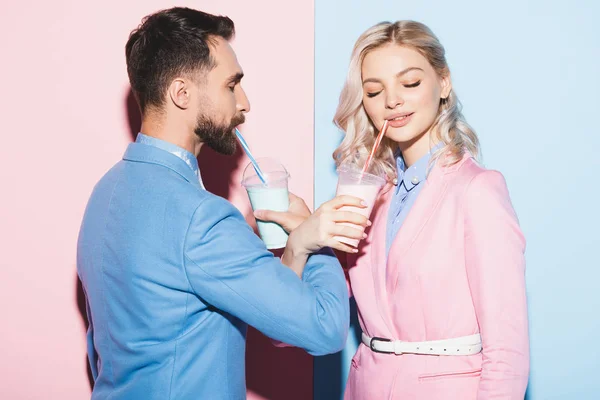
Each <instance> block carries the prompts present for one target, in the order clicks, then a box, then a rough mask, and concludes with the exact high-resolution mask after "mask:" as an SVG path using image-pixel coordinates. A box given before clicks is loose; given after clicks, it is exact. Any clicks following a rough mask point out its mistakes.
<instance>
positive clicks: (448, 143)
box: [333, 21, 480, 179]
mask: <svg viewBox="0 0 600 400" xmlns="http://www.w3.org/2000/svg"><path fill="white" fill-rule="evenodd" d="M389 44H395V45H398V46H404V47H409V48H412V49H414V50H416V51H418V52H419V53H420V54H421V55H422V56H423V57H425V58H426V59H427V61H428V62H429V64H430V65H431V66H432V67H433V69H434V70H435V72H436V73H437V75H438V76H439V77H447V76H449V74H450V69H449V68H448V63H447V62H446V56H445V50H444V47H443V46H442V45H441V44H440V42H439V40H438V38H437V37H436V36H435V35H434V34H433V32H432V31H431V30H430V29H429V28H428V27H427V26H425V25H424V24H421V23H419V22H415V21H397V22H395V23H391V22H381V23H379V24H377V25H375V26H373V27H371V28H370V29H368V30H367V31H366V32H364V33H363V34H362V35H361V36H360V37H359V38H358V40H357V41H356V44H355V45H354V50H353V51H352V58H351V60H350V67H349V70H348V76H347V78H346V83H345V84H344V88H343V89H342V93H341V94H340V101H339V104H338V107H337V110H336V113H335V117H334V120H333V121H334V123H335V124H336V126H337V127H338V128H340V129H341V130H343V131H344V132H345V133H346V136H345V138H344V140H343V141H342V143H341V144H340V146H339V147H338V148H337V149H336V150H335V152H334V153H333V158H334V160H335V162H336V165H338V166H339V165H340V164H342V163H344V162H357V163H360V165H363V164H364V162H365V160H366V158H367V156H368V155H369V153H370V151H371V149H372V148H373V144H374V142H375V137H376V135H377V133H378V132H376V130H375V127H374V125H373V123H372V122H371V121H370V119H369V117H368V116H367V113H366V112H365V109H364V106H363V104H362V99H363V88H362V76H361V75H362V74H361V69H362V63H363V60H364V59H365V56H366V55H367V54H368V53H369V52H370V51H372V50H374V49H376V48H379V47H382V46H385V45H389ZM431 132H432V134H433V135H435V136H433V135H432V140H433V138H434V137H435V138H436V139H437V141H441V142H442V143H443V146H442V147H441V148H440V149H439V150H438V151H436V152H435V154H433V156H432V161H431V164H430V165H434V163H435V162H436V160H437V159H438V158H439V157H440V156H441V155H442V154H448V156H447V158H445V163H446V165H452V164H454V163H456V162H458V161H459V160H460V159H461V158H462V157H463V155H464V154H465V151H467V152H469V153H470V154H471V155H473V156H474V157H475V158H478V157H479V152H480V150H479V140H478V139H477V134H476V133H475V131H474V130H473V129H472V128H471V127H470V126H469V125H468V124H467V122H466V121H465V119H464V117H463V115H462V113H461V105H460V103H459V101H458V98H457V97H456V94H455V93H454V91H451V92H450V95H449V96H448V97H447V98H446V99H440V106H439V111H438V116H437V117H436V119H435V121H434V123H433V125H432V130H431ZM396 148H397V145H396V144H395V143H394V142H393V141H392V140H390V139H388V138H385V137H384V139H383V141H382V142H381V145H380V146H379V149H378V150H377V154H376V155H375V156H374V157H373V160H372V161H371V163H370V166H369V172H372V173H375V174H378V175H384V174H385V175H387V177H388V179H393V178H396V163H395V160H394V152H395V150H396Z"/></svg>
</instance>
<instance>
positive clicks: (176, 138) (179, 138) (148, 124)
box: [140, 118, 202, 157]
mask: <svg viewBox="0 0 600 400" xmlns="http://www.w3.org/2000/svg"><path fill="white" fill-rule="evenodd" d="M186 131H187V129H186V127H184V126H182V125H181V124H169V123H167V122H162V123H157V122H156V121H153V120H152V119H150V118H148V119H144V120H143V121H142V127H141V128H140V132H142V133H143V134H144V135H147V136H152V137H155V138H157V139H160V140H164V141H165V142H169V143H171V144H174V145H175V146H179V147H181V148H183V149H185V150H187V151H189V152H190V153H192V154H193V155H195V156H196V157H198V154H200V149H201V148H202V142H200V140H198V138H197V136H196V135H194V134H191V135H190V134H185V132H186Z"/></svg>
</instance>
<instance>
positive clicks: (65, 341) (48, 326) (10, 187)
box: [0, 0, 314, 400]
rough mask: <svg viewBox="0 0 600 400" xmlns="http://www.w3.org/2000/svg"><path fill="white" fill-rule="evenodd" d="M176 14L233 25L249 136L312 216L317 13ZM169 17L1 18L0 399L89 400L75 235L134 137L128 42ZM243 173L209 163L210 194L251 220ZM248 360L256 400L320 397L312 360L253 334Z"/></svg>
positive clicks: (65, 14) (44, 8)
mask: <svg viewBox="0 0 600 400" xmlns="http://www.w3.org/2000/svg"><path fill="white" fill-rule="evenodd" d="M216 3H218V6H217V5H216ZM177 5H187V6H190V7H194V8H197V9H201V10H204V11H207V12H212V13H219V14H223V15H228V16H230V17H231V18H232V19H233V20H234V22H235V23H236V28H237V33H238V35H237V38H236V39H235V41H234V43H233V45H234V48H235V50H236V51H237V54H238V58H239V61H240V63H241V65H242V67H243V68H244V72H245V73H246V77H245V78H244V80H243V84H244V87H245V89H246V92H247V94H248V96H249V98H250V101H251V103H252V111H251V112H250V114H248V118H247V121H248V122H247V123H246V124H245V125H244V126H243V129H242V132H243V133H244V134H245V136H246V138H247V140H248V142H249V143H250V145H251V146H252V148H253V151H254V153H255V154H256V155H257V156H278V157H280V158H281V160H282V161H283V162H284V164H285V165H286V167H288V170H289V171H290V173H291V176H292V179H291V182H290V189H291V190H292V191H294V192H295V193H297V194H299V195H301V196H302V197H303V198H305V199H306V201H307V203H309V206H312V199H313V183H312V182H313V179H312V178H313V162H312V160H313V133H312V132H313V59H314V58H313V37H314V36H313V29H314V17H313V1H298V2H279V1H275V0H272V1H252V2H247V1H242V0H230V1H219V2H215V1H195V2H191V1H187V2H186V1H182V2H179V3H177ZM171 6H173V4H171V3H170V2H166V1H148V0H144V1H142V0H130V1H119V2H117V1H110V2H104V3H103V4H101V3H100V2H97V3H93V5H90V4H84V2H76V1H69V0H56V1H51V2H47V3H46V2H37V4H32V3H30V2H11V3H10V6H8V7H5V8H4V9H3V11H2V14H3V18H2V24H0V48H1V49H2V62H1V63H0V72H1V76H2V77H3V95H2V96H1V97H0V110H1V111H0V113H1V114H2V117H1V118H0V121H1V123H2V145H1V146H0V160H1V163H2V164H1V166H2V168H0V181H1V182H2V186H3V188H4V189H3V190H2V193H3V194H2V196H1V197H0V199H1V200H0V202H1V203H0V238H1V240H2V241H1V243H2V244H1V249H2V257H1V258H0V267H1V269H0V271H1V275H0V299H1V300H0V315H1V316H2V327H1V329H0V354H1V355H2V356H1V357H0V372H1V373H2V379H0V398H3V399H61V400H70V399H83V398H89V394H90V384H89V381H88V376H87V359H86V353H85V320H84V317H83V316H82V313H81V308H80V307H81V305H80V304H81V300H82V299H81V298H80V297H78V292H77V277H76V266H75V250H76V241H77V234H78V230H79V224H80V222H81V217H82V214H83V211H84V207H85V204H86V202H87V199H88V196H89V194H90V192H91V190H92V187H93V186H94V184H95V183H96V182H97V180H98V179H99V178H100V177H101V176H102V175H103V174H104V173H105V172H106V171H107V170H108V169H109V168H110V167H111V166H112V165H113V164H114V163H115V162H117V161H118V160H119V159H120V158H121V156H122V154H123V151H124V150H125V147H126V146H127V144H128V143H129V142H130V141H131V140H132V137H133V134H135V132H137V128H138V127H139V116H138V115H137V106H136V105H135V103H134V102H132V98H131V96H130V95H129V86H128V81H127V75H126V69H125V57H124V45H125V42H126V40H127V37H128V34H129V32H130V31H131V29H133V28H134V27H135V26H137V24H138V23H139V22H140V20H141V18H142V17H143V16H144V15H146V14H148V13H151V12H154V11H156V10H158V9H162V8H168V7H171ZM274 16H276V17H277V18H274ZM281 149H288V150H287V151H285V152H284V153H281ZM246 163H247V159H246V158H245V156H243V155H242V154H241V153H240V154H238V155H237V156H235V157H233V158H226V157H221V156H217V155H215V154H213V153H211V152H210V151H204V150H203V152H202V154H201V156H200V165H201V170H202V175H203V177H204V180H205V183H206V186H207V187H208V189H209V190H211V191H213V192H214V193H217V194H220V195H222V196H225V197H228V198H229V199H230V200H231V201H232V202H233V203H234V204H235V205H236V206H237V207H238V208H239V209H240V210H241V211H242V212H243V213H244V214H245V215H249V202H248V199H247V196H246V194H245V192H244V191H243V189H242V188H241V187H240V186H239V181H240V178H241V172H242V169H243V167H244V166H245V164H246ZM249 220H252V218H251V217H250V218H249ZM247 355H248V357H247V364H248V371H247V376H248V382H247V383H248V388H249V398H252V399H267V398H268V399H279V398H286V399H294V398H298V399H306V398H311V397H312V359H311V357H309V356H307V355H306V354H305V353H303V352H302V351H300V350H298V349H276V348H274V347H272V346H271V345H270V343H269V342H268V340H266V339H265V338H264V337H263V336H262V335H260V334H259V333H257V332H256V331H253V330H250V332H249V342H248V351H247Z"/></svg>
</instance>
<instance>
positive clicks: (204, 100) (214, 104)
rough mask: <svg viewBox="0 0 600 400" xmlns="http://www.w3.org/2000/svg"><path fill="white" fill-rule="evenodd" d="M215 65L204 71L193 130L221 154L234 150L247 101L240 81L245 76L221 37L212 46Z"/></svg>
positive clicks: (228, 46)
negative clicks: (206, 71)
mask: <svg viewBox="0 0 600 400" xmlns="http://www.w3.org/2000/svg"><path fill="white" fill-rule="evenodd" d="M211 55H212V57H213V59H214V61H215V62H216V67H214V68H213V69H212V70H211V71H209V72H208V73H206V74H205V77H204V79H202V82H201V83H200V84H199V85H200V96H201V98H200V101H199V104H200V107H199V110H198V115H197V119H196V127H195V129H194V132H195V133H196V135H198V137H199V138H200V140H201V141H202V142H203V143H205V144H207V145H208V146H209V147H210V148H212V149H213V150H215V151H216V152H218V153H221V154H227V155H232V154H234V153H235V150H236V137H235V128H236V127H237V126H238V125H241V124H243V123H244V120H245V116H244V114H245V113H247V112H248V111H250V103H249V102H248V98H247V97H246V93H245V92H244V89H242V86H241V83H240V81H241V80H242V77H243V76H244V74H243V72H242V68H241V67H240V65H239V63H238V61H237V58H236V56H235V52H234V51H233V49H232V48H231V46H230V45H229V43H228V42H227V41H226V40H224V39H223V38H217V39H216V45H215V46H212V48H211Z"/></svg>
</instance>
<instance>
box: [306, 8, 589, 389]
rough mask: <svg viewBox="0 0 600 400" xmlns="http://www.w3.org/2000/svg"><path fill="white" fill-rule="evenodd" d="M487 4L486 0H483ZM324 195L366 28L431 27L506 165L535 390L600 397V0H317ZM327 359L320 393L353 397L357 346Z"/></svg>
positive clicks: (477, 124) (497, 162)
mask: <svg viewBox="0 0 600 400" xmlns="http://www.w3.org/2000/svg"><path fill="white" fill-rule="evenodd" d="M483 3H485V4H483ZM315 8H316V17H315V29H316V33H315V42H316V44H315V147H316V149H315V150H316V151H315V171H316V173H315V204H316V205H320V204H321V203H323V202H324V201H327V200H329V199H330V198H331V197H332V196H333V194H334V193H335V184H336V176H335V172H334V166H333V162H332V159H331V153H332V152H333V150H334V149H335V147H336V146H337V145H338V143H339V141H340V140H341V137H342V136H341V134H340V133H339V132H338V131H337V130H336V128H335V127H334V126H333V124H332V122H331V120H332V118H333V114H334V112H335V108H336V105H337V100H338V96H339V93H340V89H341V87H342V84H343V81H344V78H345V76H346V70H347V67H348V62H349V59H350V53H351V50H352V46H353V44H354V42H355V40H356V39H357V37H358V36H359V35H360V34H361V33H362V32H363V31H364V30H365V29H367V28H368V27H370V26H371V25H373V24H375V23H377V22H379V21H383V20H391V21H394V20H398V19H414V20H417V21H421V22H424V23H425V24H427V25H429V26H430V27H431V28H432V30H433V31H434V32H435V33H436V34H437V35H438V37H439V38H440V40H441V41H442V43H443V44H444V46H445V47H446V51H447V57H448V60H449V63H450V68H451V71H452V74H453V83H454V89H455V91H456V92H457V94H458V96H459V98H460V100H461V101H462V103H463V105H464V113H465V116H466V117H467V120H468V121H469V122H470V123H471V125H472V126H474V128H475V129H476V130H477V132H478V133H479V136H480V138H481V142H482V149H483V162H484V164H485V165H486V166H487V167H488V168H492V169H497V170H500V171H501V172H502V173H503V174H504V175H505V177H506V179H507V182H508V186H509V190H510V192H511V197H512V200H513V203H514V206H515V208H516V210H517V213H518V215H519V218H520V221H521V226H522V228H523V230H524V232H525V235H526V238H527V240H528V247H527V292H528V299H529V319H530V341H531V377H530V385H529V390H528V398H529V399H535V400H538V399H539V400H548V399H592V398H598V396H599V395H598V393H599V392H600V379H598V368H599V365H600V364H599V363H600V347H598V346H597V341H598V338H599V337H600V333H599V331H600V311H599V310H600V294H599V293H600V284H599V283H600V260H599V257H600V233H599V231H598V229H599V227H600V216H599V215H600V211H599V209H600V188H599V187H600V178H599V177H598V175H599V174H600V161H599V159H600V157H599V156H598V152H599V151H600V128H599V125H598V118H599V117H600V101H599V99H600V24H599V23H598V20H599V19H600V2H593V1H591V0H590V1H571V2H559V1H554V0H553V1H517V0H506V1H503V2H496V3H494V4H490V2H478V1H468V0H455V1H451V2H448V1H425V2H416V1H412V2H406V1H382V0H370V1H368V2H367V1H356V0H354V1H338V2H336V1H331V0H328V1H325V0H315ZM357 343H358V341H357V337H356V336H355V335H354V334H353V335H350V338H349V340H348V345H347V348H346V350H345V351H344V352H342V354H338V355H333V356H328V357H320V358H317V359H316V361H315V400H330V399H337V398H341V395H342V393H343V387H344V385H345V380H346V375H347V371H348V369H349V361H350V359H351V357H352V355H353V354H354V351H355V349H356V346H357Z"/></svg>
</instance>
